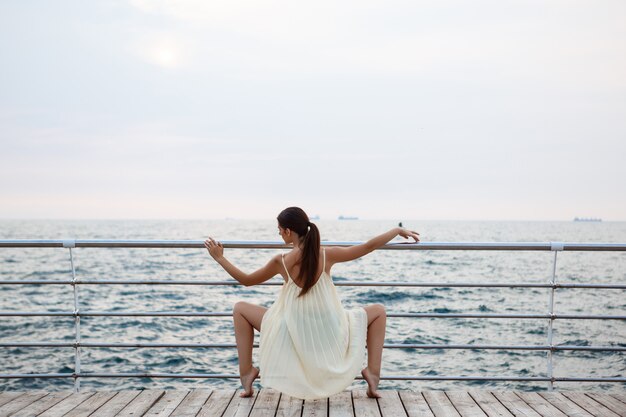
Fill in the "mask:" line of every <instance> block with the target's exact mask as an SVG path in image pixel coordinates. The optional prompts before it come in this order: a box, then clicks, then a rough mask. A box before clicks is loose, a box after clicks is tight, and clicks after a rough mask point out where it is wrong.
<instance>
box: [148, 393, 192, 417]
mask: <svg viewBox="0 0 626 417" xmlns="http://www.w3.org/2000/svg"><path fill="white" fill-rule="evenodd" d="M188 394H189V391H188V390H167V391H165V394H163V396H162V397H161V398H159V400H158V401H157V402H156V403H154V404H153V405H152V407H150V408H149V409H148V411H147V412H146V414H144V417H169V416H170V415H171V414H172V412H173V411H174V410H175V409H176V407H178V405H179V404H180V403H181V402H182V401H183V400H184V399H185V397H186V396H187V395H188Z"/></svg>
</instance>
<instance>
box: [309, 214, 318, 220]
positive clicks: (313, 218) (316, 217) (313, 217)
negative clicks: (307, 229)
mask: <svg viewBox="0 0 626 417" xmlns="http://www.w3.org/2000/svg"><path fill="white" fill-rule="evenodd" d="M319 219H320V216H318V215H317V214H316V215H315V216H311V217H309V220H319Z"/></svg>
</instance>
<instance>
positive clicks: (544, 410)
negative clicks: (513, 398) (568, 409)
mask: <svg viewBox="0 0 626 417" xmlns="http://www.w3.org/2000/svg"><path fill="white" fill-rule="evenodd" d="M515 394H517V396H518V397H520V398H521V399H522V400H523V401H524V402H525V403H526V404H528V405H530V406H531V407H532V408H533V409H534V410H535V411H536V412H538V413H539V414H541V415H542V416H544V417H545V416H549V417H567V414H565V413H564V412H562V411H561V410H559V409H558V408H557V407H555V406H554V405H552V403H550V402H549V401H548V400H546V399H545V398H543V397H542V396H541V395H539V394H537V393H536V392H516V393H515Z"/></svg>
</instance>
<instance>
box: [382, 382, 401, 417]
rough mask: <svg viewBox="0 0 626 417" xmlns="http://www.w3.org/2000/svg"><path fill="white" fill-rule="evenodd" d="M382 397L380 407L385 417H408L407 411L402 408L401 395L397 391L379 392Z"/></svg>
mask: <svg viewBox="0 0 626 417" xmlns="http://www.w3.org/2000/svg"><path fill="white" fill-rule="evenodd" d="M378 392H380V395H382V397H380V398H379V399H378V407H380V414H382V416H383V417H406V411H404V407H403V406H402V401H401V400H400V395H398V391H396V390H390V389H387V390H379V391H378Z"/></svg>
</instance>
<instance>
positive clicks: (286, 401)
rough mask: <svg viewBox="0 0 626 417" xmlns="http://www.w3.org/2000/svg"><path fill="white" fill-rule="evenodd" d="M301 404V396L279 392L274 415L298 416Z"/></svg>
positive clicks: (300, 411)
mask: <svg viewBox="0 0 626 417" xmlns="http://www.w3.org/2000/svg"><path fill="white" fill-rule="evenodd" d="M303 405H304V401H303V400H302V399H301V398H296V397H292V396H291V395H287V394H281V395H280V400H279V402H278V410H276V417H300V414H302V406H303Z"/></svg>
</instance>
